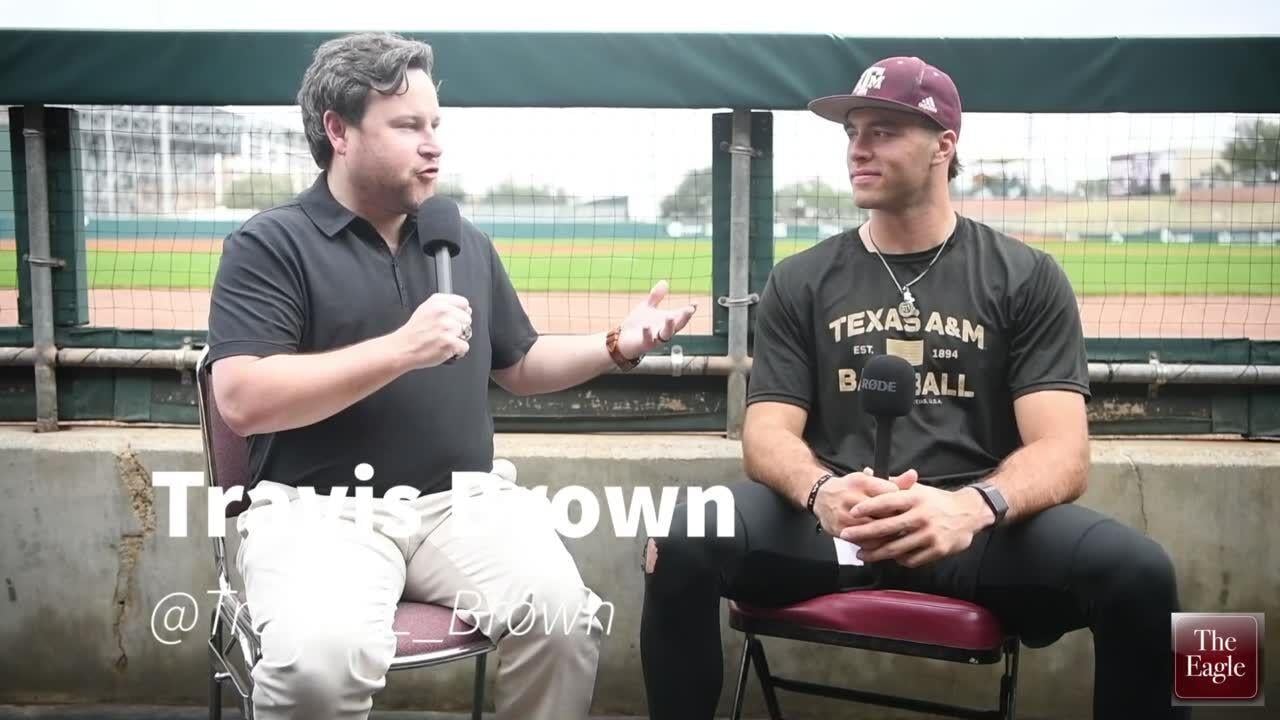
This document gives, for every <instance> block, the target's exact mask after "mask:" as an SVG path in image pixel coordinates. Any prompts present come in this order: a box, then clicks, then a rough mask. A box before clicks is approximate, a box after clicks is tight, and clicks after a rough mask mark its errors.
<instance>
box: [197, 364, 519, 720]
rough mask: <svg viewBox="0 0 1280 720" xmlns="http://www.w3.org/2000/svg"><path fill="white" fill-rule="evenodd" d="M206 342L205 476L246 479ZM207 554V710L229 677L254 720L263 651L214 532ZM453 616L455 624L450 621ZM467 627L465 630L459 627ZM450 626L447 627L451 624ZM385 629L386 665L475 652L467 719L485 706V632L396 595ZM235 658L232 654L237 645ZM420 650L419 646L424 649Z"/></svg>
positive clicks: (202, 403) (218, 702) (245, 460)
mask: <svg viewBox="0 0 1280 720" xmlns="http://www.w3.org/2000/svg"><path fill="white" fill-rule="evenodd" d="M207 355H208V348H205V350H204V352H203V353H201V355H200V360H199V362H198V364H197V367H196V385H197V393H196V398H197V403H198V405H199V409H200V430H201V436H202V438H203V441H204V456H205V476H206V478H207V481H208V484H209V486H210V487H221V488H222V489H223V491H224V492H225V491H227V490H230V489H231V488H233V487H236V486H242V487H243V486H245V485H246V484H247V483H248V481H249V445H248V442H247V441H246V440H245V439H244V438H242V437H240V436H238V435H236V434H235V433H234V432H232V431H231V428H230V427H228V426H227V424H226V423H225V422H224V421H223V419H222V416H221V415H220V414H218V407H217V403H216V401H215V400H214V395H213V378H212V375H211V373H210V371H209V366H208V365H207V364H206V363H205V359H206V357H207ZM248 507H249V501H248V499H247V498H245V499H244V500H242V501H240V502H235V503H230V504H229V505H228V506H227V518H234V517H236V516H238V515H239V514H240V513H242V512H244V511H245V510H246V509H248ZM213 561H214V565H215V567H216V570H217V575H218V591H219V592H218V597H219V602H218V604H217V606H216V607H215V608H214V611H213V613H212V617H211V618H210V626H211V633H210V637H209V657H210V661H211V662H210V668H209V718H210V720H220V718H221V717H222V686H223V683H226V682H228V681H229V682H230V683H231V684H232V686H233V687H234V688H235V691H236V694H237V695H238V696H239V702H240V706H241V712H242V713H243V716H244V718H245V720H253V717H254V715H253V680H252V676H251V675H250V672H251V670H252V668H253V666H254V664H256V663H257V662H258V660H260V659H261V657H262V652H261V642H260V639H259V638H258V634H257V633H256V632H255V631H254V629H253V622H252V620H251V618H250V616H249V608H248V607H247V605H245V603H243V602H242V601H241V600H240V598H239V596H237V594H236V593H235V591H234V590H233V589H232V585H231V576H230V571H229V568H228V566H227V549H226V542H225V540H224V539H223V538H221V537H214V538H213ZM455 623H456V624H455ZM465 628H470V629H469V631H468V632H465V633H464V632H459V629H465ZM451 630H452V632H451ZM392 631H393V632H395V634H396V655H395V659H394V660H393V661H392V662H391V667H390V670H391V671H396V670H408V669H411V668H424V667H432V666H435V665H443V664H444V663H449V662H453V661H455V660H462V659H465V658H471V657H474V658H475V661H476V667H475V681H474V689H473V692H472V701H471V703H472V704H471V717H472V720H480V714H481V712H482V710H483V706H484V677H485V658H486V656H487V655H488V654H489V653H490V652H492V651H493V650H495V649H496V646H495V645H494V644H493V642H491V641H490V640H489V639H488V638H487V637H485V636H484V635H482V634H480V633H479V632H478V631H477V630H476V629H475V628H474V627H471V626H470V625H467V624H466V623H464V622H463V621H462V620H460V619H458V620H455V619H454V616H453V612H452V611H451V610H450V609H449V608H446V607H443V606H440V605H430V604H426V603H417V602H401V603H399V605H398V607H397V608H396V615H395V620H394V622H393V625H392ZM237 644H238V645H239V646H240V658H239V659H235V657H234V656H235V652H234V651H235V648H236V645H237ZM424 648H425V649H428V651H427V652H422V650H423V649H424Z"/></svg>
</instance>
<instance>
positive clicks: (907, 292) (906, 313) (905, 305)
mask: <svg viewBox="0 0 1280 720" xmlns="http://www.w3.org/2000/svg"><path fill="white" fill-rule="evenodd" d="M867 239H868V240H870V241H871V247H873V248H875V249H876V257H878V258H880V262H881V263H882V264H883V265H884V269H885V271H886V272H888V273H889V278H890V279H891V280H893V284H894V285H897V286H898V292H900V293H902V302H901V303H899V304H898V314H899V315H901V316H902V317H905V318H913V317H916V316H917V315H919V314H920V309H919V308H917V307H916V298H915V296H914V295H912V294H911V286H912V285H915V284H916V283H918V282H920V278H922V277H924V276H925V274H927V273H928V272H929V271H930V270H932V269H933V264H934V263H936V262H938V258H940V257H942V251H943V250H945V249H946V247H947V242H948V241H949V240H951V236H950V235H948V236H947V239H946V240H943V241H942V245H940V246H938V252H936V253H934V254H933V259H932V260H930V261H929V265H928V267H926V268H925V269H924V270H923V271H921V273H920V274H919V275H917V276H916V277H915V279H914V280H912V281H911V282H909V283H907V284H906V285H903V284H902V283H900V282H898V276H897V275H894V274H893V268H890V267H889V262H888V261H887V260H885V259H884V253H882V252H880V246H879V245H877V244H876V239H875V237H874V236H872V234H871V223H867Z"/></svg>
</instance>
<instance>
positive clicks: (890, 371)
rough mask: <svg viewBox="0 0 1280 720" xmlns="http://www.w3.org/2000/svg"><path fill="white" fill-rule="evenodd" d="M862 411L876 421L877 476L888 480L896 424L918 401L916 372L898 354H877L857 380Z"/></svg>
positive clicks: (875, 468)
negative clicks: (890, 450) (890, 452)
mask: <svg viewBox="0 0 1280 720" xmlns="http://www.w3.org/2000/svg"><path fill="white" fill-rule="evenodd" d="M858 395H859V399H860V400H861V401H862V409H863V410H866V411H867V412H868V413H869V414H870V415H872V416H873V417H875V419H876V444H875V463H874V465H873V466H872V470H874V471H875V474H876V477H878V478H880V479H882V480H888V479H889V447H890V446H891V445H892V444H893V421H894V420H896V419H898V418H900V417H902V416H903V415H906V414H907V413H909V412H911V407H912V405H914V404H915V399H916V371H915V370H914V369H913V368H912V367H911V363H909V362H907V361H906V360H903V359H902V358H900V357H898V356H897V355H876V356H874V357H872V358H871V359H870V360H868V361H867V364H866V365H864V366H863V368H862V378H861V379H860V380H859V381H858Z"/></svg>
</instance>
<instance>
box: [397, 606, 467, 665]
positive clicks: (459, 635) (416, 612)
mask: <svg viewBox="0 0 1280 720" xmlns="http://www.w3.org/2000/svg"><path fill="white" fill-rule="evenodd" d="M391 629H392V631H393V632H394V633H395V634H396V657H397V658H403V657H410V656H413V655H421V654H422V653H427V652H430V653H437V652H441V651H444V650H470V649H474V648H477V647H487V646H488V645H489V639H488V638H487V637H485V636H484V635H483V634H481V633H480V631H479V630H477V629H476V628H475V627H473V626H472V625H470V624H468V623H466V622H464V621H463V620H461V619H460V618H455V617H454V615H453V611H452V610H450V609H449V608H447V607H444V606H442V605H428V604H426V603H419V602H407V601H403V602H401V603H399V604H398V605H397V606H396V617H395V620H394V621H393V622H392V625H391Z"/></svg>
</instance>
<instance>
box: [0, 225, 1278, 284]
mask: <svg viewBox="0 0 1280 720" xmlns="http://www.w3.org/2000/svg"><path fill="white" fill-rule="evenodd" d="M571 243H572V244H571ZM810 244H811V243H809V242H806V241H780V242H778V243H777V246H776V247H775V255H776V258H777V259H781V258H783V257H786V256H788V255H791V254H793V253H795V252H798V251H799V250H802V249H803V248H805V247H808V246H809V245H810ZM498 247H499V251H500V252H501V253H502V255H503V262H504V263H505V264H506V267H507V271H508V272H509V273H510V274H511V277H512V280H513V282H514V283H515V285H516V287H517V288H518V289H520V290H524V291H535V292H537V291H561V292H563V291H589V292H644V291H647V290H648V289H649V288H650V287H651V286H652V283H653V282H654V281H655V280H657V279H660V278H666V279H667V280H668V282H669V283H670V284H671V290H672V291H673V292H679V293H708V292H710V291H711V244H710V242H709V241H705V240H704V241H687V240H686V241H668V240H655V241H630V240H626V241H623V240H616V241H615V240H583V239H581V238H578V239H574V240H572V241H570V240H561V241H556V242H555V243H551V242H548V241H543V240H539V241H529V240H500V241H499V243H498ZM1038 247H1041V248H1043V249H1044V250H1046V251H1047V252H1049V253H1051V254H1052V255H1054V256H1055V257H1056V258H1057V259H1058V260H1059V261H1060V262H1061V263H1063V266H1064V267H1065V268H1066V270H1067V276H1068V277H1069V278H1070V279H1071V283H1072V286H1073V287H1074V288H1075V290H1076V292H1077V293H1079V294H1085V295H1098V294H1109V295H1114V294H1169V295H1219V294H1240V295H1264V296H1266V295H1277V294H1280V248H1266V247H1244V246H1218V245H1175V244H1170V245H1163V244H1159V243H1143V244H1136V243H1129V244H1123V245H1121V244H1109V243H1100V242H1087V243H1079V242H1076V243H1068V242H1065V241H1050V242H1045V243H1041V244H1039V245H1038ZM552 248H555V250H556V252H554V253H553V252H551V249H552ZM568 248H572V250H573V252H572V254H570V253H569V252H568V250H567V249H568ZM218 257H219V254H218V253H217V252H128V251H116V250H91V251H89V253H88V258H87V259H88V274H89V285H90V287H91V288H93V289H109V288H140V289H149V288H155V289H162V288H167V289H191V290H207V289H208V288H209V287H210V286H211V285H212V284H213V278H214V273H215V272H216V270H217V263H218ZM16 268H17V257H16V253H15V252H13V251H0V288H15V287H17V269H16Z"/></svg>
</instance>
